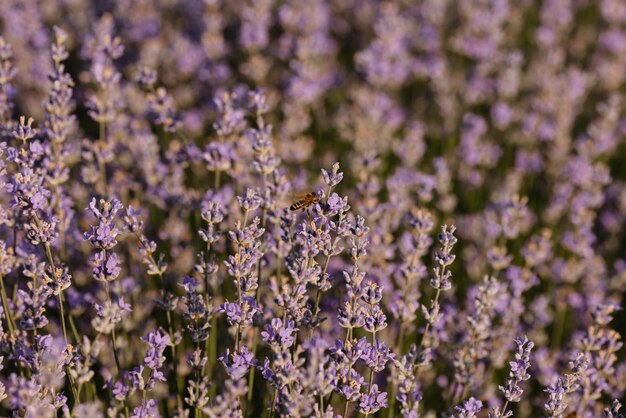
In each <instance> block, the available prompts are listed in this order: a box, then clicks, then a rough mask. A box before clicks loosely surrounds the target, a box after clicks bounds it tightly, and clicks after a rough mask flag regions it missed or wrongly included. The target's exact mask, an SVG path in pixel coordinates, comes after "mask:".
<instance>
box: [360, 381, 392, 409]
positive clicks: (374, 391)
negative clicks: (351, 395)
mask: <svg viewBox="0 0 626 418" xmlns="http://www.w3.org/2000/svg"><path fill="white" fill-rule="evenodd" d="M386 407H387V392H380V391H379V390H378V385H376V384H374V385H372V387H371V388H370V390H369V393H364V394H362V395H361V399H360V400H359V411H361V412H362V413H364V414H374V413H376V412H378V411H379V410H380V409H381V408H386Z"/></svg>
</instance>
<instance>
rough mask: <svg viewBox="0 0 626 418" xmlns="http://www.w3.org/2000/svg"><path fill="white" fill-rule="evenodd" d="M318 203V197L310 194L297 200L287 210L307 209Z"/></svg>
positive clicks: (315, 194)
mask: <svg viewBox="0 0 626 418" xmlns="http://www.w3.org/2000/svg"><path fill="white" fill-rule="evenodd" d="M319 201H320V195H319V193H316V192H311V193H308V194H307V195H305V196H304V197H303V198H302V199H300V200H297V201H295V202H294V203H293V205H291V206H289V210H291V211H296V210H300V209H307V208H309V207H311V206H313V205H314V204H316V203H318V202H319Z"/></svg>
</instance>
